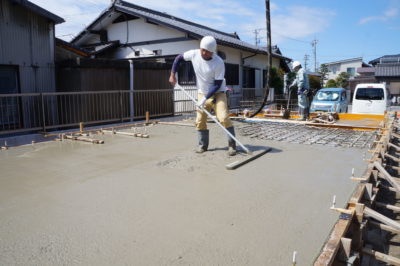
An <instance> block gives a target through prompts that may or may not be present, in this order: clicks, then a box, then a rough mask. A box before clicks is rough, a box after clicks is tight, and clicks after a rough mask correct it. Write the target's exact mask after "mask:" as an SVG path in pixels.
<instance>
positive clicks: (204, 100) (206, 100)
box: [169, 36, 236, 156]
mask: <svg viewBox="0 0 400 266" xmlns="http://www.w3.org/2000/svg"><path fill="white" fill-rule="evenodd" d="M216 52H217V42H216V40H215V39H214V37H212V36H205V37H204V38H203V39H202V40H201V42H200V49H195V50H189V51H187V52H185V53H183V54H181V55H178V56H177V57H176V58H175V61H174V63H173V65H172V70H171V75H170V78H169V82H170V83H171V84H172V85H175V84H176V82H177V80H176V72H177V70H178V66H179V64H180V62H181V61H182V60H185V61H191V62H192V65H193V69H194V72H195V74H196V86H197V90H198V97H197V99H198V102H197V106H198V107H204V108H205V109H206V110H207V111H210V110H211V109H214V111H215V114H216V116H217V119H218V120H219V122H221V124H222V125H223V126H224V127H225V128H226V129H227V130H228V131H229V132H230V133H231V134H232V135H235V130H234V128H233V125H232V122H231V120H230V119H229V114H228V100H227V96H226V93H225V92H226V90H227V88H226V84H225V81H224V76H225V64H224V61H223V60H222V59H221V58H220V57H219V56H218V55H217V53H216ZM196 129H197V133H198V143H199V147H198V149H197V150H196V152H198V153H203V152H205V151H207V149H208V144H209V131H208V129H207V115H206V113H205V112H203V111H202V110H201V109H200V108H199V109H197V116H196ZM228 147H229V148H228V154H229V155H230V156H233V155H235V154H236V142H235V141H234V140H233V139H232V138H230V137H229V136H228Z"/></svg>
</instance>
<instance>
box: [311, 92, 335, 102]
mask: <svg viewBox="0 0 400 266" xmlns="http://www.w3.org/2000/svg"><path fill="white" fill-rule="evenodd" d="M315 98H316V99H317V100H318V101H337V100H338V99H339V92H337V91H319V92H318V93H317V95H316V96H315Z"/></svg>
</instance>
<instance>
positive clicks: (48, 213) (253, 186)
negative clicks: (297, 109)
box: [0, 125, 366, 265]
mask: <svg viewBox="0 0 400 266" xmlns="http://www.w3.org/2000/svg"><path fill="white" fill-rule="evenodd" d="M210 127H211V132H210V136H211V139H210V143H211V144H210V149H211V151H208V152H206V153H204V154H196V153H194V152H193V151H194V149H195V142H196V134H195V131H194V128H191V127H180V126H169V125H155V126H151V127H149V128H148V131H147V133H148V134H150V138H149V139H141V138H133V137H128V136H120V135H112V136H111V135H105V136H97V137H98V138H101V139H104V140H105V144H102V145H99V144H90V143H83V142H77V141H71V140H66V141H62V142H57V141H52V142H47V143H38V144H34V145H26V146H20V147H15V148H10V149H9V150H4V151H0V265H291V261H292V253H293V251H297V252H298V256H297V258H298V264H297V265H310V264H311V263H312V261H313V259H314V258H315V257H316V256H317V254H318V252H319V250H320V248H321V247H322V245H323V243H324V241H325V239H326V238H327V237H328V234H329V232H330V230H331V228H332V226H333V224H334V223H335V221H336V220H337V218H338V214H337V213H334V212H332V211H331V210H329V207H330V206H331V204H332V197H333V195H336V199H337V206H343V205H344V203H345V202H346V201H347V200H348V198H349V197H350V195H351V193H352V191H353V190H354V188H355V186H356V183H354V182H352V181H350V179H349V177H350V175H351V169H352V168H353V167H354V168H355V169H356V175H357V176H360V175H361V174H362V172H363V171H364V170H365V168H366V164H365V163H364V162H363V161H362V153H363V151H362V150H357V149H343V148H332V147H325V146H317V145H316V146H307V145H296V144H288V143H282V142H267V141H260V140H253V139H249V138H246V137H240V136H239V139H240V140H242V141H243V142H244V143H245V144H249V146H250V147H251V148H252V149H260V148H262V147H261V146H263V145H264V146H271V147H272V148H273V149H274V150H273V152H270V153H268V154H266V155H264V156H262V157H261V158H259V159H257V160H255V161H253V162H251V163H249V164H247V165H245V166H243V167H241V168H239V169H237V170H234V171H229V170H226V169H225V165H226V164H228V163H229V162H233V161H234V160H235V159H240V158H243V157H244V155H237V156H235V158H229V157H228V156H227V147H226V144H227V143H226V142H227V141H226V136H225V135H224V134H223V133H222V131H221V130H220V129H218V128H217V127H215V125H210Z"/></svg>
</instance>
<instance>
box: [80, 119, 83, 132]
mask: <svg viewBox="0 0 400 266" xmlns="http://www.w3.org/2000/svg"><path fill="white" fill-rule="evenodd" d="M79 132H81V133H82V132H83V123H82V122H80V123H79Z"/></svg>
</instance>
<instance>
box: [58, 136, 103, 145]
mask: <svg viewBox="0 0 400 266" xmlns="http://www.w3.org/2000/svg"><path fill="white" fill-rule="evenodd" d="M63 137H64V138H66V139H72V140H79V141H84V142H90V143H94V144H104V140H99V139H91V138H86V137H80V136H73V135H64V136H63Z"/></svg>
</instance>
